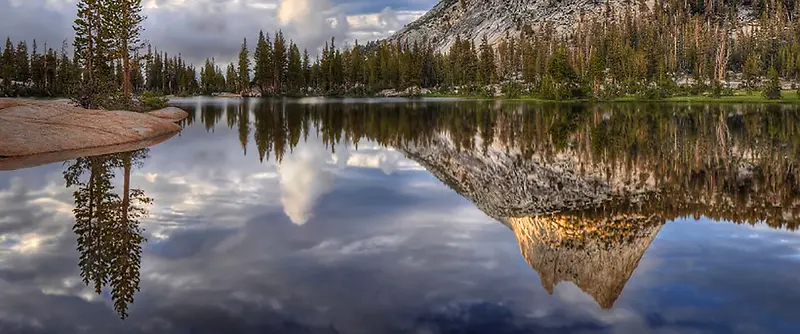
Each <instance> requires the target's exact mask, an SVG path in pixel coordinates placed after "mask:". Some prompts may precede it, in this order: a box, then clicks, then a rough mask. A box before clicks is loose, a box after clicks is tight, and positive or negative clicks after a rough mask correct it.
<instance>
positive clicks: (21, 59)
mask: <svg viewBox="0 0 800 334" xmlns="http://www.w3.org/2000/svg"><path fill="white" fill-rule="evenodd" d="M14 74H15V76H14V80H16V81H18V82H20V83H21V84H22V86H23V87H24V86H25V85H26V84H27V82H28V80H30V79H31V67H30V62H29V61H28V44H27V43H26V42H25V41H20V42H19V44H17V54H16V55H15V56H14Z"/></svg>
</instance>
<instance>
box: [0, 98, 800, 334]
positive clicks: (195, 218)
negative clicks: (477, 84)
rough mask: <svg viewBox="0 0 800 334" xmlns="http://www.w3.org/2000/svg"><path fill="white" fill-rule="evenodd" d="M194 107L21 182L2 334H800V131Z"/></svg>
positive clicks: (4, 268) (435, 112)
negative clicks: (147, 139) (167, 127)
mask: <svg viewBox="0 0 800 334" xmlns="http://www.w3.org/2000/svg"><path fill="white" fill-rule="evenodd" d="M172 104H173V105H175V106H178V107H181V108H183V109H185V110H187V111H188V112H189V115H190V116H189V118H188V119H186V120H185V121H183V122H182V125H183V126H184V130H183V131H182V132H181V133H180V134H178V135H176V136H175V137H173V138H171V139H169V140H167V141H165V142H163V143H161V144H159V145H156V146H153V147H151V148H148V149H143V150H139V151H134V152H123V153H118V154H112V155H106V156H97V157H86V158H80V159H75V160H72V161H67V162H64V163H54V164H49V165H45V166H40V167H35V168H29V169H22V170H16V171H6V172H0V333H675V332H681V333H798V332H800V316H798V315H797V310H798V308H800V233H798V232H797V229H798V227H800V168H799V166H798V162H800V110H798V109H800V107H796V106H787V105H783V106H781V105H735V104H724V105H705V104H699V105H688V104H634V103H620V104H593V105H585V104H584V105H581V104H531V103H516V102H481V101H454V100H436V99H432V100H404V99H375V100H347V99H345V100H333V99H303V100H284V101H281V100H255V99H250V100H248V99H203V98H193V99H177V100H173V101H172ZM123 317H124V320H123V319H121V318H123Z"/></svg>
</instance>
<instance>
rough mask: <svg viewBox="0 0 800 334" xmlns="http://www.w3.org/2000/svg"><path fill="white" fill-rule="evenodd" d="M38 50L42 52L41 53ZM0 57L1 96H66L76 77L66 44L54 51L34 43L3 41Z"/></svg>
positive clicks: (75, 68)
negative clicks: (3, 45)
mask: <svg viewBox="0 0 800 334" xmlns="http://www.w3.org/2000/svg"><path fill="white" fill-rule="evenodd" d="M40 51H41V52H40ZM1 54H2V56H0V96H67V95H68V94H69V92H70V87H71V86H72V83H73V82H74V81H75V80H76V78H77V75H78V70H77V65H76V64H75V63H74V62H73V61H72V59H71V58H70V57H69V55H68V54H67V45H66V42H65V43H64V44H63V45H62V46H61V50H60V51H56V50H54V49H53V48H51V47H48V46H47V45H46V44H45V45H44V47H43V48H42V50H39V46H38V45H37V43H36V40H34V41H33V43H32V45H31V47H30V48H29V47H28V44H27V42H25V41H20V42H19V43H18V44H16V45H15V44H14V43H13V42H12V41H11V39H10V38H8V39H6V42H5V47H4V48H3V49H2V53H1Z"/></svg>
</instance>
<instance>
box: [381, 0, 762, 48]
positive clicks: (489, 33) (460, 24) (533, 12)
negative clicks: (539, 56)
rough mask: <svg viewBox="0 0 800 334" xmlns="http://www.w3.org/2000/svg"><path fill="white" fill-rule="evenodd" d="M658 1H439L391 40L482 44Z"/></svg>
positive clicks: (747, 13) (750, 10) (746, 12)
mask: <svg viewBox="0 0 800 334" xmlns="http://www.w3.org/2000/svg"><path fill="white" fill-rule="evenodd" d="M654 3H655V2H654V1H640V2H635V5H634V2H631V1H623V0H606V1H596V0H559V1H553V0H488V1H487V0H441V1H440V2H439V3H438V4H436V5H435V6H434V7H433V8H431V9H430V10H429V11H428V12H427V13H425V15H423V16H422V17H420V18H419V19H417V20H415V21H414V22H411V23H409V24H407V25H406V26H405V27H404V28H403V29H402V30H400V31H398V32H397V33H395V34H394V35H393V36H392V37H391V39H390V40H392V41H408V42H409V43H411V42H413V41H417V42H422V41H423V40H427V41H429V42H431V43H432V45H433V46H434V47H435V48H437V49H438V50H439V51H447V50H448V49H449V47H450V46H451V45H452V44H453V43H454V41H455V39H456V38H457V37H460V38H462V39H466V40H472V41H476V42H480V39H481V38H482V37H484V36H486V38H487V39H488V40H489V42H490V43H496V42H497V41H499V40H501V39H502V38H504V37H505V36H507V34H509V35H511V36H517V35H518V34H519V33H520V32H530V31H541V30H543V29H544V26H548V27H550V28H551V29H552V31H551V32H555V33H565V32H567V31H569V30H570V29H571V28H573V27H579V26H580V25H586V24H589V23H590V22H592V21H593V20H595V19H597V20H604V19H608V18H612V19H614V18H619V17H623V16H624V15H625V14H626V13H627V14H631V15H637V14H644V15H646V14H647V13H649V12H652V10H653V8H654ZM754 7H756V6H754V5H753V4H752V3H751V2H750V1H741V3H740V5H739V6H737V11H738V12H737V14H738V17H739V19H740V20H741V21H742V22H750V21H752V20H753V18H754V17H757V14H756V12H755V11H754V10H755V8H754Z"/></svg>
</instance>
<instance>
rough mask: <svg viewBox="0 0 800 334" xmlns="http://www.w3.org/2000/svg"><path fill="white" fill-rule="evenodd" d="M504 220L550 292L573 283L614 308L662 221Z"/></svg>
mask: <svg viewBox="0 0 800 334" xmlns="http://www.w3.org/2000/svg"><path fill="white" fill-rule="evenodd" d="M503 222H504V223H505V224H506V225H508V226H509V227H510V228H511V229H512V230H513V231H514V234H515V235H516V236H517V240H518V241H519V248H520V251H521V252H522V256H523V257H524V258H525V261H526V262H528V264H529V265H530V266H531V267H532V268H533V269H534V270H536V273H538V274H539V277H540V278H541V280H542V286H543V287H544V289H545V290H547V292H548V293H550V294H552V293H553V288H554V287H555V286H556V285H557V284H558V283H559V282H563V281H569V282H572V283H574V284H575V285H577V286H578V287H579V288H580V289H581V290H583V291H584V292H586V293H587V294H589V295H590V296H592V298H594V300H595V301H597V303H598V304H599V305H600V306H601V307H603V308H611V307H613V306H614V302H615V301H616V300H617V298H619V295H620V294H621V293H622V289H623V288H624V287H625V283H626V282H627V281H628V279H630V277H631V275H633V272H634V270H636V267H637V266H638V264H639V260H640V259H641V258H642V256H643V255H644V253H645V251H646V250H647V248H648V247H650V243H652V242H653V239H655V237H656V234H658V231H659V230H660V229H661V226H662V225H663V222H664V221H663V219H659V218H657V217H654V216H644V215H619V216H612V217H609V218H599V219H586V218H580V217H578V216H571V215H546V216H536V217H519V218H507V219H503Z"/></svg>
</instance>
